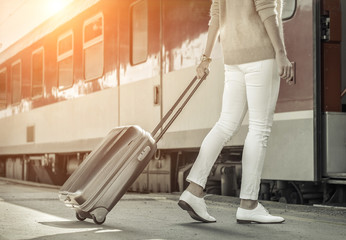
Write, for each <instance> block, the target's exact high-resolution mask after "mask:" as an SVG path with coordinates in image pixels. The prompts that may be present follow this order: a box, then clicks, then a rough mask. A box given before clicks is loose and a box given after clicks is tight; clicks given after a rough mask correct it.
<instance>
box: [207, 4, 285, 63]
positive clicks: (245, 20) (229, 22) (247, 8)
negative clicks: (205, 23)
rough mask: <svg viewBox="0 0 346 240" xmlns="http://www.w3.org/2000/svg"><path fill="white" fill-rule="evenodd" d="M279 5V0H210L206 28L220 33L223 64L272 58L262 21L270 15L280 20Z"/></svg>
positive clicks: (271, 47) (268, 39)
mask: <svg viewBox="0 0 346 240" xmlns="http://www.w3.org/2000/svg"><path fill="white" fill-rule="evenodd" d="M278 3H279V4H278ZM281 8H282V7H281V1H280V0H213V2H212V5H211V9H210V15H211V18H210V22H209V28H218V30H219V32H220V41H221V45H222V49H223V54H224V63H225V64H228V65H234V64H242V63H248V62H255V61H260V60H265V59H271V58H275V51H274V48H273V45H272V43H271V41H270V38H269V36H268V34H267V31H266V29H265V26H264V24H263V22H264V21H265V20H266V19H268V18H269V17H271V16H273V15H276V16H277V19H278V21H280V22H281ZM281 26H282V25H281V24H280V27H281ZM281 31H282V30H281Z"/></svg>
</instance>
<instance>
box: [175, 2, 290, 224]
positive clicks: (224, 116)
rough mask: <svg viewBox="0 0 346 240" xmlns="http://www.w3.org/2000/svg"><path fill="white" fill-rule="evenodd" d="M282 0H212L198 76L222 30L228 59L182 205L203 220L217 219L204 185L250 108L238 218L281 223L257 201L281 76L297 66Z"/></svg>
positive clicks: (243, 220)
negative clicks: (288, 46)
mask: <svg viewBox="0 0 346 240" xmlns="http://www.w3.org/2000/svg"><path fill="white" fill-rule="evenodd" d="M281 9H282V3H281V0H241V1H239V0H213V2H212V5H211V10H210V11H211V19H210V22H209V30H208V38H207V43H206V48H205V52H204V54H203V56H202V59H201V63H200V64H199V66H198V67H197V70H196V71H197V76H198V77H199V78H201V77H202V76H203V74H204V72H205V71H206V69H207V68H208V66H209V63H210V62H211V60H212V59H211V58H210V54H211V51H212V49H213V46H214V44H215V41H216V39H217V37H218V35H219V34H220V41H221V45H222V49H223V55H224V64H225V85H224V93H223V100H222V111H221V115H220V119H219V120H218V122H217V123H216V124H215V126H214V127H213V128H212V130H211V131H210V132H209V133H208V135H207V136H206V137H205V139H204V141H203V143H202V145H201V149H200V152H199V155H198V157H197V159H196V161H195V163H194V165H193V167H192V169H191V171H190V174H189V176H188V177H187V181H188V182H189V183H190V184H189V186H188V188H187V189H186V190H185V191H184V192H183V194H182V195H181V197H180V199H179V206H180V207H181V208H183V209H184V210H187V211H188V213H189V214H190V216H191V217H192V218H193V219H195V220H198V221H202V222H215V221H216V219H215V218H214V217H212V216H210V215H209V214H208V212H207V208H206V204H205V201H204V199H203V194H204V193H203V189H204V188H205V184H206V182H207V177H208V175H209V173H210V170H211V168H212V166H213V164H214V162H215V160H216V159H217V157H218V155H219V154H220V152H221V150H222V148H223V146H224V144H225V143H226V142H227V141H228V140H229V139H230V138H232V137H233V136H234V134H235V133H236V132H237V130H238V129H239V127H240V125H241V123H242V121H243V118H244V115H245V113H246V112H247V111H249V131H248V134H247V137H246V140H245V144H244V150H243V159H242V164H243V165H242V184H241V191H240V199H241V201H240V207H239V208H238V209H237V213H236V218H237V222H238V223H250V222H257V223H281V222H283V221H284V219H283V218H282V217H277V216H272V215H270V214H269V213H268V211H267V210H266V209H265V208H264V207H263V206H262V205H261V204H260V203H258V201H257V199H258V192H259V186H260V181H261V173H262V167H263V162H264V158H265V153H266V147H267V142H268V137H269V134H270V131H271V126H272V123H273V115H274V110H275V105H276V101H277V98H278V93H279V86H280V77H281V78H283V79H286V81H287V82H290V80H291V79H292V77H293V69H292V65H291V63H290V61H289V60H288V58H287V56H286V50H285V45H284V40H283V31H282V21H281Z"/></svg>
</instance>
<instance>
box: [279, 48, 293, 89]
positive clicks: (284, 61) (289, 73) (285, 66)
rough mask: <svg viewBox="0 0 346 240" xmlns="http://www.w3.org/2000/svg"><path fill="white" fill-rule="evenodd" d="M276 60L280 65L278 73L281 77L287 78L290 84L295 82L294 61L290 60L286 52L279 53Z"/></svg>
mask: <svg viewBox="0 0 346 240" xmlns="http://www.w3.org/2000/svg"><path fill="white" fill-rule="evenodd" d="M276 62H277V65H278V73H279V76H280V78H282V79H285V80H286V83H288V84H289V85H291V84H293V82H292V81H291V79H292V78H293V77H294V71H293V66H292V63H291V62H290V61H289V60H288V58H287V56H286V54H284V53H277V54H276Z"/></svg>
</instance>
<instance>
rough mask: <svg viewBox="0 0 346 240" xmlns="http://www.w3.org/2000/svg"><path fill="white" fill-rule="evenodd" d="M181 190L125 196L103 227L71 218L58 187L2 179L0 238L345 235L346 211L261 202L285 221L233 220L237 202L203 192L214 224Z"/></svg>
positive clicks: (337, 238) (334, 237)
mask: <svg viewBox="0 0 346 240" xmlns="http://www.w3.org/2000/svg"><path fill="white" fill-rule="evenodd" d="M178 198H179V194H132V193H128V194H126V195H125V196H124V197H123V198H122V199H121V200H120V201H119V203H118V204H117V205H116V206H115V208H114V209H113V210H112V211H111V212H110V213H109V214H108V215H107V219H106V222H105V223H104V224H103V225H96V224H94V223H93V222H92V221H91V220H90V219H87V220H85V221H83V222H80V221H78V220H77V219H76V218H75V213H74V210H72V209H69V208H67V207H65V205H64V204H63V203H61V202H60V201H59V200H58V189H57V188H54V187H53V188H47V186H40V185H35V186H28V185H23V184H20V183H15V182H9V181H6V180H4V179H1V180H0V216H1V217H0V239H1V240H17V239H18V240H19V239H42V240H43V239H44V240H46V239H47V240H51V239H52V240H53V239H54V240H57V239H64V240H73V239H102V240H103V239H152V240H154V239H213V240H214V239H215V240H219V239H240V240H241V239H266V240H271V239H275V240H276V239H280V240H283V239H290V240H291V239H292V240H295V239H304V240H305V239H311V240H318V239H331V240H341V239H342V240H345V239H346V209H343V208H325V207H313V206H299V205H286V204H282V203H274V202H262V203H263V205H264V206H265V207H267V209H268V210H269V211H270V212H271V213H272V214H274V215H280V216H282V217H284V218H285V219H286V221H285V223H283V224H273V225H267V224H237V223H236V220H235V213H236V209H237V207H238V203H239V200H238V199H236V198H232V197H224V196H216V195H213V196H207V197H206V200H207V205H208V210H209V213H210V214H211V215H212V216H214V217H215V218H216V219H217V222H216V223H210V224H205V223H199V222H196V221H194V220H193V219H191V218H190V216H189V215H188V214H187V213H186V212H185V211H183V210H181V209H180V208H179V207H178V205H177V200H178Z"/></svg>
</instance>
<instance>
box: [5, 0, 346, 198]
mask: <svg viewBox="0 0 346 240" xmlns="http://www.w3.org/2000/svg"><path fill="white" fill-rule="evenodd" d="M210 4H211V1H209V0H189V1H186V0H138V1H134V0H88V1H82V0H75V1H74V2H73V3H72V4H71V5H69V6H68V7H66V8H65V9H64V10H63V11H61V12H59V13H58V14H57V15H55V16H53V17H52V18H50V19H49V20H47V21H46V22H44V23H43V24H41V25H40V26H39V27H37V28H36V29H34V30H33V31H32V32H31V33H29V34H28V35H26V36H25V37H23V38H22V39H20V40H19V41H18V42H16V43H14V44H13V45H12V46H10V47H9V48H8V49H6V50H4V51H3V52H2V53H0V176H3V177H7V178H16V179H21V180H26V181H37V182H44V183H49V184H57V185H59V184H62V183H63V182H64V181H65V180H66V179H67V177H68V176H69V175H70V174H71V173H72V171H73V170H74V169H75V168H76V167H77V166H78V164H79V163H80V162H81V161H82V160H83V159H84V158H85V156H86V155H87V154H88V153H89V152H90V151H91V150H92V149H93V147H94V146H95V144H97V142H99V141H100V139H101V138H103V137H104V136H105V135H106V134H107V132H108V131H109V130H110V129H112V128H113V127H116V126H121V125H129V124H137V125H140V126H142V127H143V128H144V129H146V130H148V131H151V130H152V129H153V128H154V126H155V124H156V123H157V122H158V121H159V120H160V119H161V117H162V116H163V114H164V113H165V112H166V111H167V110H168V108H169V107H170V106H171V104H172V103H173V101H174V100H175V99H176V97H177V96H178V95H179V94H180V93H181V91H182V89H184V87H185V86H186V85H187V84H188V82H189V80H190V79H191V78H192V77H193V76H194V72H195V66H196V65H197V64H198V62H199V59H200V55H201V53H202V52H203V48H204V46H205V41H206V35H207V28H208V21H209V8H210ZM283 16H284V19H283V20H284V33H285V42H286V45H287V51H288V54H289V58H290V60H291V61H293V62H294V65H295V71H296V79H295V81H296V82H295V84H294V85H292V86H290V85H287V84H285V82H284V81H283V82H282V83H281V89H280V95H279V101H278V104H277V109H276V113H275V116H274V125H273V129H272V135H271V137H270V140H269V148H268V155H267V158H266V160H265V166H264V171H263V176H262V177H263V181H262V188H261V196H260V197H261V198H262V199H272V200H279V201H286V202H291V203H314V202H324V203H332V202H342V203H345V202H346V198H345V196H346V195H345V191H346V188H345V184H346V145H345V136H346V113H345V112H346V109H345V104H346V98H345V97H342V96H343V95H345V91H342V90H343V89H344V88H345V87H346V61H345V59H346V41H345V39H346V25H345V22H346V20H345V19H346V3H345V2H344V1H340V0H300V1H296V0H285V1H284V14H283ZM342 39H344V40H342ZM212 57H213V59H214V60H213V62H212V64H211V73H210V75H209V77H208V80H207V81H205V82H204V83H203V86H202V87H201V89H199V91H198V92H197V93H196V95H195V97H194V98H193V99H192V101H191V102H190V103H189V104H188V106H187V107H186V109H185V110H184V112H183V113H182V114H181V116H180V117H179V119H177V121H176V122H175V123H174V124H173V126H172V128H170V130H169V132H168V133H167V134H166V135H165V137H164V138H163V139H162V141H161V142H160V144H159V146H158V147H159V150H158V151H157V153H156V155H155V158H154V159H153V160H152V161H151V163H150V164H149V166H148V167H147V169H146V170H145V171H144V172H143V174H142V175H141V176H140V177H139V178H138V180H137V181H136V183H135V184H134V185H133V186H132V188H131V190H133V191H140V192H142V191H153V192H172V191H180V190H182V189H183V188H184V184H185V183H184V178H185V176H186V174H187V172H188V171H189V168H190V167H191V163H192V162H193V161H194V159H195V156H196V154H197V152H198V148H199V146H200V144H201V141H202V140H203V138H204V136H205V135H206V133H207V132H208V131H209V130H210V128H211V127H212V126H213V124H214V123H215V122H216V121H217V119H218V116H219V113H220V108H221V106H220V103H221V94H222V90H223V78H224V75H223V74H224V73H223V60H222V53H221V50H220V45H217V46H216V47H215V49H214V51H213V54H212ZM247 125H248V123H247V119H245V120H244V123H243V125H242V127H241V129H240V131H239V133H238V135H237V136H236V137H235V138H234V139H232V141H231V142H229V143H227V145H226V147H225V148H224V150H223V151H222V153H221V155H220V157H219V159H218V160H217V162H216V164H215V166H214V168H213V170H212V172H211V175H210V177H209V181H208V184H207V185H208V187H207V191H208V192H211V193H218V194H224V195H237V194H238V192H239V184H240V182H239V181H240V174H241V171H240V170H241V154H242V145H243V143H244V139H245V134H246V132H247V127H248V126H247Z"/></svg>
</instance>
